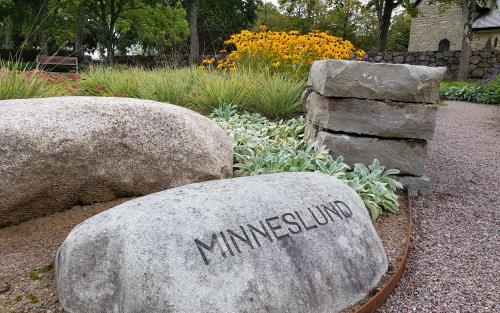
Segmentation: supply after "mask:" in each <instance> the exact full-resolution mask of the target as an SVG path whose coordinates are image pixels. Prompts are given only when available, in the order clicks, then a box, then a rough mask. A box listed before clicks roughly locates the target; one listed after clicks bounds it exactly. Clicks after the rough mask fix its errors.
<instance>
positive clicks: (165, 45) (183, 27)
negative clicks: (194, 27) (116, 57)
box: [117, 3, 189, 55]
mask: <svg viewBox="0 0 500 313" xmlns="http://www.w3.org/2000/svg"><path fill="white" fill-rule="evenodd" d="M117 31H118V33H119V41H118V48H119V50H120V51H123V52H126V51H127V50H128V49H130V48H131V47H134V46H135V45H138V46H139V47H140V50H142V53H143V54H145V55H157V54H159V53H166V52H167V49H169V48H171V47H173V46H174V45H178V44H180V43H182V42H184V41H185V40H186V39H187V38H188V36H189V29H188V22H187V20H186V11H185V10H184V9H183V8H182V7H179V6H175V7H171V6H165V5H162V4H159V3H157V4H156V5H152V6H144V7H142V8H140V9H136V10H131V11H128V12H127V13H126V14H124V16H123V18H122V19H120V20H119V21H118V23H117Z"/></svg>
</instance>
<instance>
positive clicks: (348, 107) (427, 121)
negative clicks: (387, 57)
mask: <svg viewBox="0 0 500 313" xmlns="http://www.w3.org/2000/svg"><path fill="white" fill-rule="evenodd" d="M305 103H306V108H307V117H308V119H309V121H311V122H312V123H313V124H314V125H316V126H317V127H318V128H320V129H328V130H330V131H333V132H343V133H353V134H359V135H371V136H378V137H386V138H414V139H426V140H430V139H432V136H433V135H434V128H435V124H436V112H437V107H436V106H435V105H432V104H422V103H405V102H382V101H378V100H366V99H358V98H327V97H324V96H322V95H320V94H319V93H317V92H314V91H313V92H311V93H310V94H309V96H308V97H307V98H306V100H305Z"/></svg>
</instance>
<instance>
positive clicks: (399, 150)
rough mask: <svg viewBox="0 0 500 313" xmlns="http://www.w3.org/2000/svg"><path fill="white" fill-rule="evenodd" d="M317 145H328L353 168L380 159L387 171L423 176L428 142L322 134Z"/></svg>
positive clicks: (316, 142)
mask: <svg viewBox="0 0 500 313" xmlns="http://www.w3.org/2000/svg"><path fill="white" fill-rule="evenodd" d="M315 144H316V145H317V146H323V145H324V146H326V148H327V149H330V151H331V153H332V155H333V156H334V157H337V156H339V155H342V156H343V157H344V162H346V163H347V164H350V165H353V164H355V163H363V164H372V162H373V159H378V160H379V161H380V163H381V164H383V165H384V166H386V167H387V168H396V169H399V170H400V171H401V174H409V175H416V176H422V175H423V174H424V166H425V158H426V156H427V142H425V141H423V140H422V141H415V140H394V139H382V138H375V137H360V136H350V135H345V134H335V133H328V132H325V131H320V132H318V135H317V136H316V140H315Z"/></svg>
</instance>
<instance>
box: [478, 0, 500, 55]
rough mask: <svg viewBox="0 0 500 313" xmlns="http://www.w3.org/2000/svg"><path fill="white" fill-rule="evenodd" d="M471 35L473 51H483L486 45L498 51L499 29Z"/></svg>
mask: <svg viewBox="0 0 500 313" xmlns="http://www.w3.org/2000/svg"><path fill="white" fill-rule="evenodd" d="M499 1H500V0H499ZM472 35H473V37H472V49H473V50H481V49H485V48H486V47H487V46H488V45H490V48H492V49H500V28H498V29H487V30H482V31H475V32H474V33H473V34H472Z"/></svg>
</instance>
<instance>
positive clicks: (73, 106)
mask: <svg viewBox="0 0 500 313" xmlns="http://www.w3.org/2000/svg"><path fill="white" fill-rule="evenodd" d="M0 116H1V118H0V226H2V225H8V224H13V223H19V222H22V221H25V220H27V219H29V218H32V217H37V216H41V215H44V214H47V213H52V212H56V211H61V210H64V209H66V208H68V207H71V206H72V205H75V204H79V203H83V204H89V203H94V202H100V201H108V200H112V199H114V198H118V197H126V196H139V195H146V194H150V193H153V192H156V191H160V190H164V189H167V188H171V187H175V186H180V185H184V184H188V183H191V182H197V181H205V180H210V179H219V178H225V177H230V176H231V172H232V161H233V153H232V144H231V141H230V139H229V137H228V136H227V135H226V134H225V132H224V131H223V130H222V129H221V128H219V127H218V126H217V125H216V124H215V123H214V122H213V121H211V120H209V119H208V118H206V117H203V116H202V115H200V114H198V113H195V112H193V111H190V110H187V109H184V108H181V107H178V106H174V105H166V104H163V103H158V102H153V101H147V100H138V99H128V98H109V97H106V98H105V97H101V98H93V97H62V98H46V99H27V100H7V101H0Z"/></svg>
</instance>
